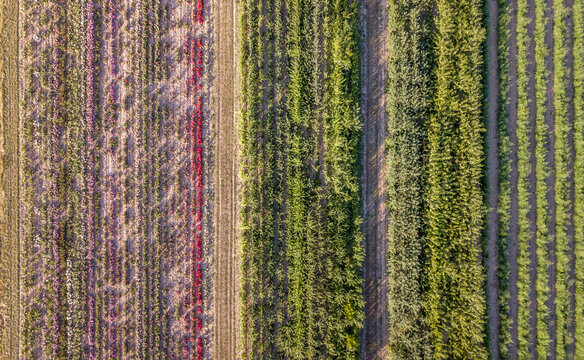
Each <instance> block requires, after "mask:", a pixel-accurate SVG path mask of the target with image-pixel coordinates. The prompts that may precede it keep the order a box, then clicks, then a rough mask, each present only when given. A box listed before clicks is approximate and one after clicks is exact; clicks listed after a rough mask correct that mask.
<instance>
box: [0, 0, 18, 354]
mask: <svg viewBox="0 0 584 360" xmlns="http://www.w3.org/2000/svg"><path fill="white" fill-rule="evenodd" d="M18 11H19V8H18V6H15V4H14V1H9V0H2V1H0V358H2V359H7V360H8V359H17V358H18V357H19V329H20V302H19V294H20V288H19V286H20V284H19V279H20V276H19V268H20V265H19V250H20V249H19V247H20V243H19V232H18V196H19V185H18V184H19V174H18V171H19V166H18V164H19V158H18V156H19V136H18V131H19V112H18V37H17V28H18V22H17V20H18Z"/></svg>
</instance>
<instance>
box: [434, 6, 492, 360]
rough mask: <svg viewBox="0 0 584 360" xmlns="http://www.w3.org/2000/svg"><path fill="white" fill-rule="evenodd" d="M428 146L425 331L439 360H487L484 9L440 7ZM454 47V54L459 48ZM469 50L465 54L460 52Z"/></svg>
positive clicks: (455, 49) (438, 8) (480, 7)
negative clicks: (482, 254)
mask: <svg viewBox="0 0 584 360" xmlns="http://www.w3.org/2000/svg"><path fill="white" fill-rule="evenodd" d="M437 5H438V7H437V11H438V16H437V35H436V41H437V43H436V51H437V54H436V57H437V59H438V63H437V75H436V77H437V83H436V98H435V113H434V114H433V115H432V117H431V120H430V126H429V135H428V145H429V157H428V172H429V174H428V184H429V188H428V196H427V199H428V247H429V249H428V250H429V251H428V267H427V272H428V287H429V290H428V297H427V301H428V305H427V309H428V325H429V327H430V330H431V339H432V350H433V358H434V359H451V358H474V359H486V358H487V352H486V348H485V341H486V339H485V311H486V303H485V294H484V283H485V275H484V272H483V266H482V261H481V259H480V256H479V250H480V246H479V239H480V238H481V233H482V228H483V219H484V210H485V209H484V204H483V194H482V190H481V176H482V173H483V166H482V164H483V146H482V141H483V126H482V116H481V103H482V102H481V101H482V86H481V83H482V79H481V76H482V71H481V69H482V63H483V55H482V51H481V49H482V43H483V41H484V38H485V31H484V29H483V23H482V3H481V2H480V1H450V0H449V1H446V0H443V1H442V0H441V1H438V2H437ZM455 44H456V46H455ZM461 47H462V48H465V49H467V50H468V51H465V52H459V51H458V50H457V49H459V48H461Z"/></svg>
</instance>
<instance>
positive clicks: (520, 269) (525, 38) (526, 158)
mask: <svg viewBox="0 0 584 360" xmlns="http://www.w3.org/2000/svg"><path fill="white" fill-rule="evenodd" d="M529 23H530V20H529V18H528V8H527V1H526V0H520V1H518V2H517V29H516V31H517V124H516V133H517V165H516V166H517V169H518V170H517V171H518V174H519V177H518V182H517V198H518V200H517V201H518V212H517V219H518V220H517V221H518V226H517V228H518V231H517V247H518V249H517V251H518V252H517V304H518V315H517V329H518V330H517V331H518V343H517V351H518V356H519V358H528V357H529V355H528V354H529V347H530V344H531V343H532V341H533V340H532V339H531V336H530V318H531V315H530V303H531V302H530V291H531V286H530V271H529V270H530V256H529V253H530V240H531V238H532V236H533V234H532V229H531V225H530V221H529V218H528V215H529V214H530V211H534V209H531V210H530V199H531V197H532V196H533V195H532V190H531V188H530V185H529V181H530V173H531V172H532V171H533V169H532V166H531V162H530V161H531V155H530V152H531V151H530V149H531V148H532V146H533V145H532V144H531V142H530V133H531V131H532V129H531V128H532V124H530V115H531V114H530V111H529V109H530V107H531V106H533V104H532V103H531V102H532V99H531V98H530V97H528V83H529V72H528V65H529V60H528V59H529V34H528V29H527V27H528V25H529Z"/></svg>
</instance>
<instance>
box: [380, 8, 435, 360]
mask: <svg viewBox="0 0 584 360" xmlns="http://www.w3.org/2000/svg"><path fill="white" fill-rule="evenodd" d="M431 8H432V2H431V1H397V0H390V1H389V7H388V25H389V29H388V30H389V38H388V53H389V58H388V80H387V89H386V92H387V105H386V106H387V117H388V134H389V135H388V137H387V139H386V153H387V207H388V216H389V218H388V230H387V231H388V232H387V241H388V246H387V282H388V285H387V286H388V300H387V305H388V316H389V318H388V324H389V339H388V355H389V358H390V359H403V358H409V359H427V358H430V347H429V345H430V344H429V333H428V330H427V327H426V324H425V317H424V312H423V290H424V271H423V257H422V256H423V252H424V247H425V241H424V236H425V226H424V208H425V206H424V190H425V175H426V172H425V170H424V155H425V149H424V143H425V142H426V137H427V125H428V118H429V116H430V109H431V105H432V66H433V61H432V48H431V44H432V39H431V36H432V33H431V26H432V18H431V16H430V14H431Z"/></svg>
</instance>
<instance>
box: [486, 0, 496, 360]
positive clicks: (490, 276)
mask: <svg viewBox="0 0 584 360" xmlns="http://www.w3.org/2000/svg"><path fill="white" fill-rule="evenodd" d="M497 12H498V7H497V0H490V1H489V3H488V13H489V16H488V19H489V24H488V26H489V28H488V30H489V31H488V39H487V46H488V49H487V57H488V60H487V72H488V74H489V76H488V79H487V89H488V102H487V103H488V108H487V142H488V146H487V151H488V153H487V178H488V194H489V195H488V204H489V213H488V223H487V226H488V247H487V296H488V306H489V310H488V316H489V340H490V341H489V349H490V352H491V356H492V359H495V360H496V359H499V334H498V333H499V308H498V306H497V300H498V286H499V284H498V281H497V255H496V254H497V236H498V220H499V219H498V216H497V213H498V207H497V203H498V200H497V199H498V196H499V194H498V181H497V178H498V171H499V159H498V149H497V143H498V138H497V112H498V109H499V103H498V87H499V81H498V73H497V28H498V16H497Z"/></svg>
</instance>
